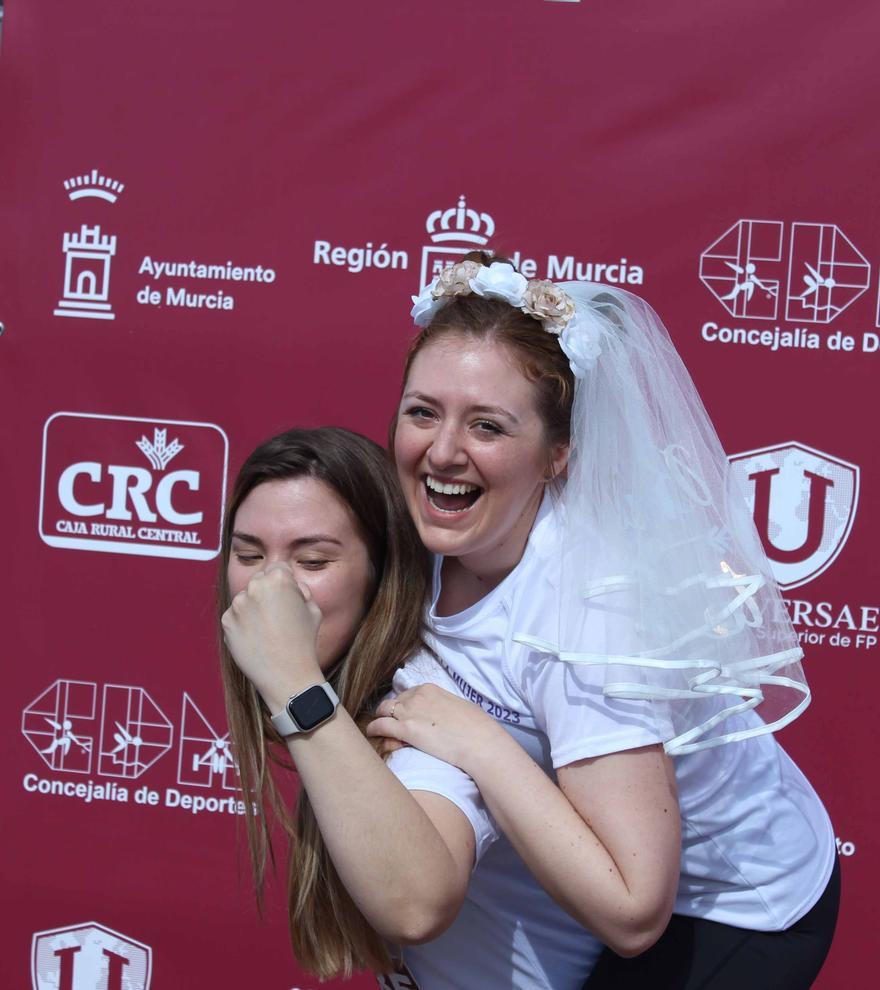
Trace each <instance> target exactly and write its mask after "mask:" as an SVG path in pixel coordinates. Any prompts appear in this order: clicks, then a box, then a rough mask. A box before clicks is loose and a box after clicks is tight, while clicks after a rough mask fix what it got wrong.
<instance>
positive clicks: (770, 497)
mask: <svg viewBox="0 0 880 990" xmlns="http://www.w3.org/2000/svg"><path fill="white" fill-rule="evenodd" d="M730 463H731V465H732V467H733V471H734V473H735V474H736V475H737V476H738V478H739V480H740V482H741V484H742V486H743V487H744V489H745V490H746V492H747V493H748V499H749V503H750V505H751V508H752V512H753V515H754V518H755V525H756V526H757V528H758V535H759V536H760V538H761V542H762V543H763V545H764V550H765V551H766V553H767V557H768V558H769V560H770V566H771V568H772V570H773V576H774V577H775V578H776V581H777V583H778V584H779V586H780V587H781V588H783V589H784V590H789V589H791V588H798V587H800V586H801V585H802V584H806V583H807V582H808V581H812V580H813V578H815V577H818V575H819V574H821V573H822V572H823V571H824V570H826V569H827V568H828V567H830V566H831V564H832V563H833V562H834V561H835V559H836V558H837V556H838V554H839V553H840V551H841V550H842V549H843V545H844V544H845V543H846V541H847V538H848V537H849V534H850V530H851V529H852V525H853V521H854V519H855V515H856V508H857V507H858V502H859V468H858V466H857V465H855V464H850V463H849V462H847V461H843V460H841V459H840V458H838V457H832V456H831V454H826V453H823V452H822V451H821V450H814V449H813V448H812V447H807V446H805V445H804V444H802V443H785V444H778V445H777V446H775V447H761V448H760V449H758V450H747V451H744V452H743V453H741V454H734V455H732V456H731V458H730Z"/></svg>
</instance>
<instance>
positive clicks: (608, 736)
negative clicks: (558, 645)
mask: <svg viewBox="0 0 880 990" xmlns="http://www.w3.org/2000/svg"><path fill="white" fill-rule="evenodd" d="M558 539H559V532H558V526H557V519H556V516H555V513H554V511H553V505H552V502H551V500H550V499H549V498H545V499H544V501H543V503H542V505H541V508H540V510H539V512H538V516H537V518H536V520H535V525H534V526H533V528H532V532H531V534H530V536H529V541H528V544H527V546H526V549H525V552H524V554H523V557H522V559H521V561H520V562H519V564H518V565H517V567H516V568H514V570H513V571H512V572H511V573H510V574H509V575H508V576H507V577H506V578H505V580H504V581H502V582H501V584H499V585H498V586H497V587H496V588H495V589H494V590H493V591H492V592H490V594H488V595H486V596H485V597H484V598H483V599H481V600H480V601H479V602H477V603H476V604H474V605H473V606H471V607H470V608H468V609H466V610H465V611H463V612H459V613H458V614H456V615H452V616H439V615H437V612H436V602H437V598H438V595H439V591H440V566H441V564H442V560H441V559H438V560H437V561H436V562H435V579H434V601H433V604H432V607H431V609H430V612H429V616H428V622H429V626H430V629H431V633H432V636H431V646H432V648H433V649H434V650H435V651H436V653H437V655H438V656H439V657H440V659H441V661H442V663H443V664H444V666H445V667H446V669H447V671H448V672H449V674H450V676H451V677H452V678H453V680H454V681H455V683H456V684H457V686H458V687H459V689H460V691H461V692H462V694H464V696H465V697H468V698H469V699H470V700H471V701H473V702H475V703H477V704H479V705H480V706H481V707H482V708H483V709H484V710H485V711H486V712H488V713H489V714H490V715H492V716H494V717H495V718H496V719H498V720H499V721H500V722H502V723H503V724H504V725H506V726H507V727H508V728H510V729H514V728H519V729H522V730H526V731H527V732H528V733H529V734H532V733H535V732H536V731H537V732H538V733H540V734H544V735H545V736H546V739H547V742H548V744H549V751H550V760H551V763H552V766H553V767H556V768H558V767H561V766H565V765H567V764H569V763H572V762H574V761H575V760H580V759H585V758H588V757H594V756H600V755H604V754H606V753H612V752H617V751H621V750H626V749H632V748H635V747H638V746H644V745H648V744H651V743H657V742H663V741H664V740H666V739H669V738H671V736H672V735H673V732H672V728H671V726H670V725H669V724H667V723H666V722H665V721H664V720H663V719H662V718H661V717H659V716H658V715H657V713H656V708H654V707H650V706H649V705H647V704H646V703H644V702H639V701H624V700H618V699H609V698H606V697H605V696H604V694H603V693H602V689H601V684H600V683H598V681H599V679H600V678H601V677H602V676H603V675H602V671H601V669H600V668H597V667H584V666H579V665H572V664H567V663H564V662H561V661H559V660H558V659H553V658H550V657H548V656H547V655H546V654H543V653H539V652H535V651H533V650H532V649H530V648H529V647H527V646H524V645H521V644H519V643H516V642H514V640H513V636H514V634H515V633H516V632H517V631H520V630H528V631H529V633H530V634H531V635H535V636H536V637H537V638H539V639H540V638H543V639H546V640H552V639H553V633H554V631H555V625H556V622H557V616H556V612H555V611H554V608H553V602H554V601H555V599H553V597H552V595H553V591H552V586H551V584H550V580H549V575H548V560H549V559H552V554H553V549H554V547H555V546H557V545H558V543H557V541H558ZM617 600H618V599H617V598H616V597H615V593H610V594H608V595H605V596H604V597H603V598H596V599H592V600H591V601H590V605H589V608H590V610H591V611H590V613H589V615H588V618H587V621H586V622H585V625H584V631H585V636H586V637H588V638H589V642H586V641H585V642H584V644H583V648H584V649H585V650H591V649H594V648H595V649H596V650H597V651H600V650H601V646H602V637H603V636H604V635H605V633H606V631H607V629H609V628H610V624H612V623H618V622H622V621H626V617H625V613H624V612H623V610H621V609H620V608H619V607H618V606H617V605H616V601H617ZM542 624H543V625H542ZM542 633H543V635H542ZM617 638H618V637H615V639H617ZM736 719H738V724H733V723H734V719H731V720H730V723H729V724H730V727H731V729H732V730H735V729H737V728H741V727H742V728H745V727H748V726H750V725H752V724H754V722H755V720H757V716H756V715H754V713H751V712H749V713H746V714H744V715H741V716H737V717H736ZM675 766H676V779H677V783H678V791H679V802H680V805H681V819H682V859H681V880H680V884H679V890H678V896H677V899H676V903H675V912H676V913H678V914H684V915H692V916H696V917H700V918H706V919H709V920H712V921H718V922H723V923H725V924H730V925H736V926H738V927H741V928H747V929H752V930H757V931H780V930H782V929H784V928H787V927H789V926H790V925H791V924H793V923H794V922H795V921H797V920H798V919H799V918H801V917H802V916H803V915H804V914H805V913H806V912H807V911H808V910H809V909H810V908H811V907H812V906H813V905H814V904H815V903H816V901H817V900H818V898H819V896H820V895H821V893H822V891H823V890H824V889H825V886H826V884H827V882H828V879H829V877H830V875H831V870H832V868H833V865H834V857H835V842H834V833H833V830H832V827H831V822H830V820H829V818H828V815H827V813H826V811H825V808H824V807H823V805H822V802H821V801H820V800H819V798H818V796H817V795H816V793H815V791H814V790H813V789H812V787H811V786H810V784H809V782H808V781H807V780H806V778H805V777H804V775H803V774H802V773H801V772H800V770H798V768H797V767H796V766H795V764H794V763H793V762H792V760H791V759H790V758H789V757H788V756H787V754H786V753H785V752H784V751H783V749H782V748H781V747H780V746H779V744H778V743H777V742H776V740H775V738H774V737H773V736H772V735H769V734H768V735H761V736H756V737H753V738H751V739H747V740H743V741H741V742H736V743H732V744H729V745H726V746H721V747H717V748H715V749H709V750H703V751H699V752H696V753H690V754H687V755H684V756H679V757H676V758H675ZM473 985H474V986H477V985H479V984H477V983H474V984H473ZM559 985H560V986H561V985H563V984H559Z"/></svg>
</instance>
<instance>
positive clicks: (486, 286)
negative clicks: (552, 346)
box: [412, 261, 601, 378]
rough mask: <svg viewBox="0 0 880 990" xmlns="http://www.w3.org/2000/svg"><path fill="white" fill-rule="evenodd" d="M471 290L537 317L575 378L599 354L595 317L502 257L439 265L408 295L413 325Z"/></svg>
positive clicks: (552, 285) (428, 319)
mask: <svg viewBox="0 0 880 990" xmlns="http://www.w3.org/2000/svg"><path fill="white" fill-rule="evenodd" d="M471 294H473V295H477V296H483V297H484V298H486V299H501V300H503V301H504V302H506V303H508V304H509V305H511V306H513V307H515V308H516V309H520V310H522V311H523V313H527V314H528V315H529V316H532V317H534V318H535V319H536V320H538V321H539V322H540V323H541V325H542V326H543V327H544V329H545V330H546V331H547V333H552V334H553V335H554V336H556V337H557V338H558V339H559V346H560V347H561V348H562V351H563V353H564V354H565V356H566V357H567V358H568V363H569V365H570V367H571V370H572V372H573V373H574V375H575V376H576V377H577V378H583V377H584V375H585V374H586V373H587V372H588V371H590V369H592V368H593V367H595V364H596V359H597V358H598V357H599V355H600V353H601V347H600V345H599V337H600V333H601V329H600V326H599V323H598V321H596V320H591V319H590V318H589V315H588V314H585V313H584V312H583V309H582V308H580V307H578V305H577V304H576V303H575V301H574V299H572V298H571V296H570V295H569V294H568V293H567V292H566V291H565V290H564V289H561V288H560V287H559V286H558V285H556V283H555V282H550V281H548V280H546V279H544V280H541V279H532V280H531V281H529V280H528V279H527V278H526V277H525V276H524V275H520V273H519V272H518V271H516V269H515V268H514V267H513V265H510V264H508V263H507V262H500V261H496V262H495V263H494V264H491V265H481V264H480V263H479V262H477V261H459V262H458V264H455V265H450V266H449V267H448V268H444V269H443V271H442V272H441V273H440V274H439V275H438V276H437V277H436V278H435V279H434V281H433V282H431V284H430V285H426V286H425V287H424V289H422V291H421V292H420V293H419V294H418V295H417V296H413V297H412V301H413V304H414V305H413V308H412V318H413V320H414V321H415V324H416V326H419V327H425V326H427V325H428V324H429V323H430V322H431V320H432V319H433V318H434V315H435V314H436V313H437V312H439V310H441V309H442V308H443V307H444V306H445V305H446V304H447V303H449V302H450V301H451V300H452V299H454V298H455V297H456V296H469V295H471Z"/></svg>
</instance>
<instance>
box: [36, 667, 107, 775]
mask: <svg viewBox="0 0 880 990" xmlns="http://www.w3.org/2000/svg"><path fill="white" fill-rule="evenodd" d="M96 696H97V685H96V684H94V683H93V682H91V681H68V680H61V679H59V680H57V681H55V682H54V683H53V684H51V685H50V686H49V687H48V688H46V690H45V691H43V693H42V694H40V695H38V697H36V698H35V699H34V700H33V701H32V702H31V703H30V704H29V705H28V706H27V708H25V709H24V711H23V712H22V716H21V731H22V734H23V735H24V737H25V738H26V739H27V740H28V742H29V743H30V744H31V746H33V747H34V749H35V750H36V751H37V753H39V754H40V757H41V759H42V760H43V762H44V763H45V764H46V765H47V766H48V767H49V768H50V769H52V770H60V771H64V772H66V773H83V774H88V773H91V770H92V751H93V748H94V741H93V739H92V737H91V736H89V735H86V734H85V733H84V732H83V731H82V729H80V728H79V725H78V723H79V722H81V721H91V720H93V719H94V717H95V699H96Z"/></svg>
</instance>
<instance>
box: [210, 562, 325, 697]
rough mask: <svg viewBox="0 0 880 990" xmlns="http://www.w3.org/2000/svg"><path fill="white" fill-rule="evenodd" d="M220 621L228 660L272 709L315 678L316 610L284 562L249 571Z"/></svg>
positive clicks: (317, 675)
mask: <svg viewBox="0 0 880 990" xmlns="http://www.w3.org/2000/svg"><path fill="white" fill-rule="evenodd" d="M221 621H222V625H223V635H224V639H225V640H226V645H227V646H228V647H229V651H230V653H231V654H232V656H233V659H234V660H235V662H236V663H237V664H238V666H239V668H240V669H241V671H242V673H243V674H244V675H245V676H246V677H247V678H248V679H249V680H250V681H251V682H252V683H253V684H254V686H255V687H256V689H257V691H259V693H260V695H261V696H262V698H263V700H264V701H265V702H266V704H267V705H268V706H269V707H270V708H272V709H273V711H274V710H276V709H280V708H281V707H283V705H284V704H285V703H286V702H287V699H288V698H289V697H290V696H291V695H292V694H296V693H297V692H298V691H301V690H303V689H305V688H306V687H308V686H309V685H311V684H314V683H316V682H317V681H320V680H321V678H322V676H323V675H322V673H321V668H320V667H319V665H318V657H317V650H316V640H317V635H318V628H319V626H320V624H321V610H320V609H319V608H318V606H317V605H316V604H315V603H314V602H313V601H312V600H311V599H310V597H309V596H308V591H307V590H306V592H305V594H304V593H303V590H302V589H301V588H300V587H299V585H298V584H297V583H296V580H295V579H294V576H293V572H292V571H291V570H290V568H288V567H286V566H285V565H284V564H272V565H271V566H270V567H268V568H266V570H265V571H260V572H259V573H257V574H254V576H253V577H252V578H251V579H250V581H249V582H248V585H247V587H246V588H245V589H244V590H243V591H240V592H239V593H238V594H237V595H236V596H235V598H234V599H233V600H232V604H231V605H230V606H229V608H228V609H227V610H226V611H225V612H224V613H223V618H222V620H221Z"/></svg>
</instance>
